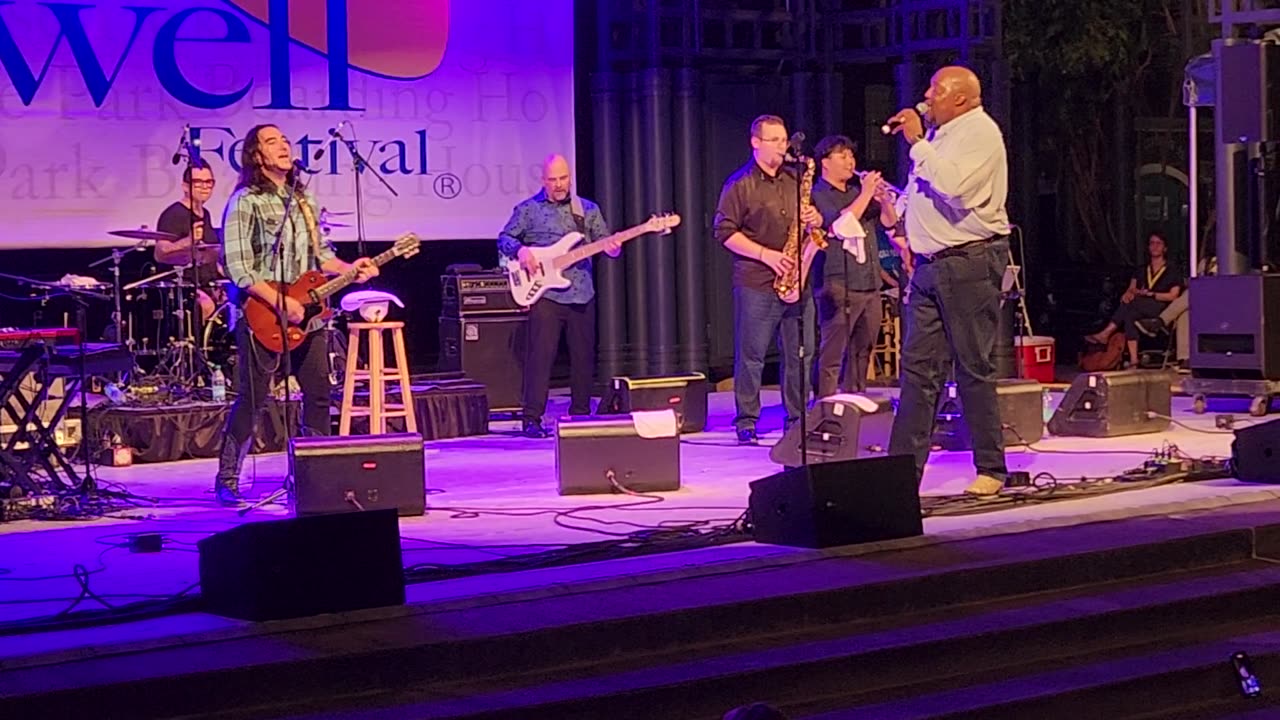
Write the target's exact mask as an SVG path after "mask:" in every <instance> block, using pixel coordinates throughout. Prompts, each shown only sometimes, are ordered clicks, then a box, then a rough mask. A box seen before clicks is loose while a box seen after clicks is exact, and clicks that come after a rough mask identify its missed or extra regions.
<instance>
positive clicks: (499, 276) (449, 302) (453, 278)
mask: <svg viewBox="0 0 1280 720" xmlns="http://www.w3.org/2000/svg"><path fill="white" fill-rule="evenodd" d="M440 288H441V289H440V304H441V310H440V314H441V315H442V316H443V317H451V318H463V317H472V316H477V315H510V314H514V313H526V312H528V311H529V308H526V307H521V306H520V305H518V304H517V303H516V301H515V298H513V297H511V281H510V280H509V279H508V278H507V274H506V273H504V272H502V271H501V270H477V271H473V272H461V271H460V272H451V273H448V274H445V275H441V276H440Z"/></svg>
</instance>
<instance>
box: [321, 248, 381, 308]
mask: <svg viewBox="0 0 1280 720" xmlns="http://www.w3.org/2000/svg"><path fill="white" fill-rule="evenodd" d="M395 257H396V249H395V248H391V249H390V250H387V251H385V252H381V253H379V254H377V255H374V256H373V257H372V258H370V260H372V261H373V264H374V265H377V266H378V267H382V266H383V265H386V264H387V263H388V262H390V261H391V260H392V259H393V258H395ZM358 274H359V273H358V271H357V270H356V269H355V268H351V269H350V270H348V271H346V272H344V273H342V274H341V275H337V276H335V277H334V278H332V279H331V280H329V281H328V282H326V283H325V284H323V285H321V286H320V287H318V288H316V289H315V294H316V297H318V298H319V299H321V300H323V299H325V298H327V297H329V296H330V295H332V294H334V293H336V292H338V291H339V290H341V289H343V288H345V287H346V286H348V285H350V284H351V283H353V282H355V279H356V275H358Z"/></svg>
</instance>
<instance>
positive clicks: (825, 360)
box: [816, 279, 881, 398]
mask: <svg viewBox="0 0 1280 720" xmlns="http://www.w3.org/2000/svg"><path fill="white" fill-rule="evenodd" d="M816 299H817V301H818V327H819V334H820V335H821V340H819V343H820V344H819V349H818V397H820V398H821V397H827V396H829V395H834V394H836V393H837V392H839V391H841V390H844V391H845V392H862V391H864V390H866V389H867V368H868V367H869V366H870V364H871V349H872V348H873V347H875V344H876V336H877V335H879V334H880V316H881V312H880V293H879V292H878V291H875V290H847V289H845V287H844V286H843V285H840V284H839V283H834V282H832V281H831V280H830V279H828V280H827V281H826V283H825V284H824V285H823V286H822V289H821V290H819V291H818V295H817V298H816ZM841 370H843V371H844V372H843V376H844V377H843V380H842V378H841V374H842V373H841Z"/></svg>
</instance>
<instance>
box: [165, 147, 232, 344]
mask: <svg viewBox="0 0 1280 720" xmlns="http://www.w3.org/2000/svg"><path fill="white" fill-rule="evenodd" d="M213 183H214V180H213V169H212V168H210V167H209V163H207V162H205V161H204V160H202V159H199V158H196V159H193V160H192V161H191V164H189V165H188V166H187V169H186V170H184V171H183V173H182V199H181V200H178V201H177V202H175V203H173V204H172V205H170V206H169V207H167V208H165V209H164V212H162V213H160V219H159V220H157V221H156V229H157V230H159V231H160V232H165V233H169V234H170V235H175V236H177V238H178V239H177V240H157V241H156V249H155V259H156V262H157V263H161V264H164V265H172V266H179V267H189V266H192V265H193V264H194V268H192V269H191V270H189V271H188V272H187V273H186V280H187V281H188V282H191V283H193V284H194V285H195V286H196V305H197V307H198V308H199V309H200V320H201V322H203V321H205V320H208V319H209V318H210V317H212V316H213V312H214V309H215V308H216V302H215V298H214V297H213V295H211V294H210V292H208V291H207V288H208V287H209V286H210V285H211V284H212V283H213V282H214V281H215V280H216V279H217V278H218V276H219V275H220V273H219V271H218V257H219V243H218V238H217V237H216V236H215V235H214V232H213V216H212V215H210V214H209V209H208V208H207V207H205V203H206V202H208V201H209V197H210V196H211V195H213ZM193 218H198V219H196V220H195V223H194V226H193V223H192V219H193ZM220 301H221V299H220V298H219V299H217V302H220Z"/></svg>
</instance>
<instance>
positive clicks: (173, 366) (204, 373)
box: [155, 273, 213, 393]
mask: <svg viewBox="0 0 1280 720" xmlns="http://www.w3.org/2000/svg"><path fill="white" fill-rule="evenodd" d="M188 289H195V290H196V291H197V292H198V291H199V289H200V288H199V285H198V284H196V285H193V286H190V287H188V286H187V285H186V283H185V282H184V281H183V280H182V275H181V273H178V283H177V291H178V312H177V316H178V336H177V338H173V337H171V338H169V347H168V348H167V349H166V350H165V351H164V355H163V356H161V358H160V363H159V364H158V365H156V371H155V374H156V375H167V376H168V377H170V378H171V379H172V382H173V384H174V385H176V386H178V387H180V388H183V389H184V390H186V391H187V392H188V393H190V392H193V391H194V390H195V389H196V388H199V387H201V386H203V385H205V384H206V383H205V382H204V380H205V379H206V378H212V377H213V369H212V368H211V367H209V362H208V360H207V359H206V358H205V356H204V349H203V348H202V347H201V344H200V343H197V342H196V338H195V335H194V334H193V330H194V328H193V325H194V323H192V322H190V321H189V318H188V316H187V302H186V299H187V294H186V291H187V290H188ZM196 309H197V308H194V307H193V308H192V309H191V312H195V311H196Z"/></svg>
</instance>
